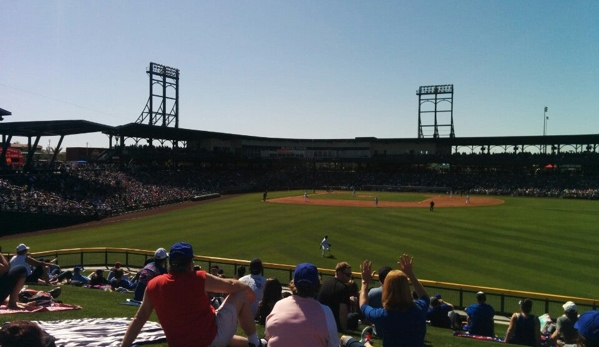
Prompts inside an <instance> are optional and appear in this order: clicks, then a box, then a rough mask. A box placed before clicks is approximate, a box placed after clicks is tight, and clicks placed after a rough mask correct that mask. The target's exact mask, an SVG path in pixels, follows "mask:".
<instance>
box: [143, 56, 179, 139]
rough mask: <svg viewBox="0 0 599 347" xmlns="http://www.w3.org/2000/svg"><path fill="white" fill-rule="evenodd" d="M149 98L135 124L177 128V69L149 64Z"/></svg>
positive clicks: (147, 71)
mask: <svg viewBox="0 0 599 347" xmlns="http://www.w3.org/2000/svg"><path fill="white" fill-rule="evenodd" d="M146 73H147V74H148V76H149V77H150V96H149V98H148V102H147V104H146V107H145V108H144V110H143V112H142V113H141V115H140V116H139V117H138V118H137V121H136V123H138V124H144V123H146V124H148V125H157V126H162V127H168V126H174V127H175V128H179V69H175V68H173V67H169V66H165V65H160V64H156V63H150V67H148V69H147V70H146Z"/></svg>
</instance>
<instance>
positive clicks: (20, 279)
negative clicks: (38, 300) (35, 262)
mask: <svg viewBox="0 0 599 347" xmlns="http://www.w3.org/2000/svg"><path fill="white" fill-rule="evenodd" d="M25 277H27V269H26V268H25V266H23V265H17V266H14V267H11V266H10V265H9V264H8V261H6V258H5V257H4V255H3V254H2V250H1V249H0V305H1V304H3V303H4V301H5V300H6V298H8V303H7V307H8V308H10V309H13V310H16V309H19V308H23V307H24V305H21V304H20V303H19V300H18V298H19V292H20V291H21V288H23V285H24V284H25Z"/></svg>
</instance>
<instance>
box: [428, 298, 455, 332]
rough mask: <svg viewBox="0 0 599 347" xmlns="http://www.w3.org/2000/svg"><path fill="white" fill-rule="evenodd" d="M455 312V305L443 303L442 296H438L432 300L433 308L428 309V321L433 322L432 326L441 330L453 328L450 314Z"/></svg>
mask: <svg viewBox="0 0 599 347" xmlns="http://www.w3.org/2000/svg"><path fill="white" fill-rule="evenodd" d="M451 311H453V305H452V304H450V303H448V302H445V301H443V299H441V294H436V295H435V296H434V297H433V298H432V299H431V306H430V307H429V308H428V313H427V314H426V319H428V320H429V321H430V322H431V326H433V327H439V328H447V329H449V328H451V319H450V318H449V312H451Z"/></svg>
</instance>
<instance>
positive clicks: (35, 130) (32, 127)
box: [0, 120, 114, 137]
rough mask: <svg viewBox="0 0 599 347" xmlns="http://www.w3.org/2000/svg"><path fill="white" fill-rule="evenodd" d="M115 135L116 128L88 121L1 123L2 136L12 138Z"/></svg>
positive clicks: (0, 132)
mask: <svg viewBox="0 0 599 347" xmlns="http://www.w3.org/2000/svg"><path fill="white" fill-rule="evenodd" d="M100 131H102V132H106V133H113V131H114V127H112V126H109V125H103V124H99V123H94V122H89V121H86V120H49V121H39V122H9V123H0V134H2V135H10V136H25V137H34V136H65V135H76V134H86V133H95V132H100Z"/></svg>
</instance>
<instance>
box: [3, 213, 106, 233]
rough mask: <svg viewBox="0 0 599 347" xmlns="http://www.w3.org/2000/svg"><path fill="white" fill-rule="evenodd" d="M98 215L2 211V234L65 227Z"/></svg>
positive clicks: (89, 220)
mask: <svg viewBox="0 0 599 347" xmlns="http://www.w3.org/2000/svg"><path fill="white" fill-rule="evenodd" d="M97 219H98V218H97V217H96V216H72V215H54V214H44V213H32V212H12V211H0V221H2V222H1V223H0V236H4V235H12V234H18V233H22V232H29V231H36V230H45V229H55V228H63V227H67V226H71V225H75V224H81V223H87V222H91V221H94V220H97Z"/></svg>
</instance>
